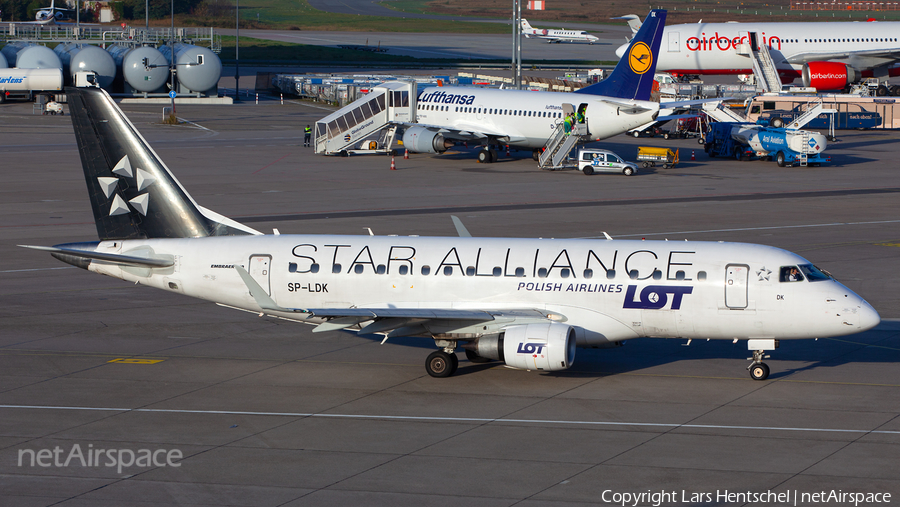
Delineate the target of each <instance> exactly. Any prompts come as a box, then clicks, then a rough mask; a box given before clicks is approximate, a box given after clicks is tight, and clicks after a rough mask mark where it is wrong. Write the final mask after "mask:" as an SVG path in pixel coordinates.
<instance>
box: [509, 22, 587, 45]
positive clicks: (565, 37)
mask: <svg viewBox="0 0 900 507" xmlns="http://www.w3.org/2000/svg"><path fill="white" fill-rule="evenodd" d="M522 35H524V36H525V38H526V39H531V38H535V39H546V41H547V42H548V43H553V42H587V43H588V44H593V43H595V42H597V41H598V40H600V39H598V38H597V37H595V36H593V35H591V34H589V33H587V32H585V31H584V30H566V29H565V28H563V29H561V30H553V29H547V28H532V26H531V24H529V23H528V20H527V19H523V20H522Z"/></svg>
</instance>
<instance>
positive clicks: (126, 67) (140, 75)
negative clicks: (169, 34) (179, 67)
mask: <svg viewBox="0 0 900 507" xmlns="http://www.w3.org/2000/svg"><path fill="white" fill-rule="evenodd" d="M106 51H107V52H109V54H110V56H112V58H113V61H114V62H115V63H116V66H117V67H119V68H121V69H122V76H123V77H124V78H125V82H126V83H128V85H129V86H131V87H132V88H134V89H135V90H138V91H142V92H153V91H156V90H158V89H159V88H160V87H162V86H163V85H165V84H166V81H167V80H168V78H169V66H168V65H169V64H168V62H166V58H165V57H164V56H163V55H162V53H160V52H159V51H158V50H157V49H156V48H152V47H150V46H141V47H137V48H131V47H127V46H118V45H115V46H110V47H108V48H106ZM145 58H146V59H147V64H146V65H145V64H144V59H145Z"/></svg>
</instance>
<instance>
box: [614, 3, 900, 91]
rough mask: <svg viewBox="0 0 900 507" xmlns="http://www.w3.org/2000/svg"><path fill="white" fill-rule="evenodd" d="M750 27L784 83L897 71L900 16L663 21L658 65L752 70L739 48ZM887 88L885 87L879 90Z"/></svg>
mask: <svg viewBox="0 0 900 507" xmlns="http://www.w3.org/2000/svg"><path fill="white" fill-rule="evenodd" d="M629 24H632V23H629ZM633 29H634V25H633V24H632V30H633ZM750 33H755V34H756V47H759V45H760V44H764V45H766V46H767V47H768V49H769V52H770V53H771V55H772V59H773V61H774V62H775V66H776V68H777V69H778V73H779V75H780V76H781V79H782V82H784V83H790V82H791V81H793V80H794V79H795V78H798V77H799V78H802V80H803V85H804V86H811V87H815V88H817V89H819V90H839V89H842V88H844V87H846V86H847V85H848V84H849V83H852V82H854V81H857V80H858V79H859V78H860V77H873V76H874V77H879V78H887V77H889V76H891V77H892V76H898V75H900V66H898V61H900V22H890V21H877V22H822V23H795V22H791V23H734V22H730V23H693V24H684V25H673V26H667V27H666V28H665V33H664V35H663V37H664V41H663V44H662V47H661V48H660V51H659V62H658V63H657V66H656V69H657V71H660V72H669V73H672V74H751V73H752V72H753V70H752V66H751V63H750V58H749V56H747V55H742V54H738V48H740V47H741V45H745V44H749V43H750V35H749V34H750ZM626 49H627V45H623V46H622V47H620V48H619V49H618V50H617V51H616V54H617V55H619V57H620V58H621V57H622V55H624V54H625V50H626ZM887 92H888V89H887V88H886V87H885V88H883V89H882V90H881V92H880V93H883V94H886V93H887ZM894 93H895V94H896V93H900V88H895V89H894Z"/></svg>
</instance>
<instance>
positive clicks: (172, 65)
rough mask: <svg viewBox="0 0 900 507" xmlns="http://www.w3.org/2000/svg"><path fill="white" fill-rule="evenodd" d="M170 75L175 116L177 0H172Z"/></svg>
mask: <svg viewBox="0 0 900 507" xmlns="http://www.w3.org/2000/svg"><path fill="white" fill-rule="evenodd" d="M169 48H170V50H171V51H170V53H169V75H170V76H171V78H170V81H171V83H172V85H171V89H170V90H169V91H170V93H169V97H171V98H172V116H175V0H172V33H170V34H169Z"/></svg>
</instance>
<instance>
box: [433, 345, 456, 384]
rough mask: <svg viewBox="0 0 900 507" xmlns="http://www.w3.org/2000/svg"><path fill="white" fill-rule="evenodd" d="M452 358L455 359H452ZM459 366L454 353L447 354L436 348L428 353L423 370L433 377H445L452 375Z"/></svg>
mask: <svg viewBox="0 0 900 507" xmlns="http://www.w3.org/2000/svg"><path fill="white" fill-rule="evenodd" d="M454 359H456V360H455V361H454ZM456 366H459V359H458V358H457V357H456V355H455V354H448V353H446V352H444V351H443V350H436V351H434V352H432V353H431V354H428V359H426V360H425V371H427V372H428V374H429V375H431V376H432V377H434V378H445V377H449V376H450V375H453V372H454V371H456Z"/></svg>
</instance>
